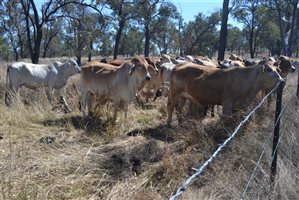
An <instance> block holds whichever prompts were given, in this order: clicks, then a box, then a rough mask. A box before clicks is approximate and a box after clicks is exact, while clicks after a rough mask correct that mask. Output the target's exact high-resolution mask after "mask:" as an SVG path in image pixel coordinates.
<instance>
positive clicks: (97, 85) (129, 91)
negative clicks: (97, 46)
mask: <svg viewBox="0 0 299 200" xmlns="http://www.w3.org/2000/svg"><path fill="white" fill-rule="evenodd" d="M149 66H150V65H149V64H148V62H147V61H146V60H145V58H143V57H135V58H134V59H132V61H131V63H127V62H125V63H124V64H123V65H121V66H113V65H111V64H105V63H100V62H89V63H87V64H86V65H85V66H83V67H82V71H81V95H82V96H81V109H82V112H83V115H84V116H86V107H88V108H89V106H90V105H89V104H90V103H91V98H92V96H96V98H97V99H98V100H100V102H101V103H106V102H107V101H112V104H113V106H114V115H113V121H115V120H116V117H117V112H118V110H119V109H120V108H123V109H124V110H125V117H126V118H127V111H128V105H129V103H130V102H131V101H132V100H133V99H134V97H135V96H136V94H137V92H138V91H139V90H140V89H142V88H143V87H144V85H145V82H146V81H149V80H150V79H151V75H150V73H149V71H148V68H149Z"/></svg>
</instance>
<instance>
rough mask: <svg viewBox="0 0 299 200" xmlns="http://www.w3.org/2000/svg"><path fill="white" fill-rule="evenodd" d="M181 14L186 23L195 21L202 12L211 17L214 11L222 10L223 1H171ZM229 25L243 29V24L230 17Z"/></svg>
mask: <svg viewBox="0 0 299 200" xmlns="http://www.w3.org/2000/svg"><path fill="white" fill-rule="evenodd" d="M170 1H171V2H172V3H174V5H175V6H176V7H177V9H178V11H179V12H181V14H182V17H183V19H184V22H189V21H190V20H194V19H195V16H196V15H197V14H198V13H199V12H201V13H204V14H205V15H206V16H209V15H210V14H211V13H212V12H214V11H219V10H220V9H222V4H223V0H170ZM228 23H229V24H232V25H234V26H238V27H239V28H241V27H242V24H240V23H238V22H236V21H234V20H233V19H232V17H230V16H229V17H228Z"/></svg>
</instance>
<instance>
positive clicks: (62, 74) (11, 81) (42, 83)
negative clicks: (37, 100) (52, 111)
mask: <svg viewBox="0 0 299 200" xmlns="http://www.w3.org/2000/svg"><path fill="white" fill-rule="evenodd" d="M80 71H81V69H80V67H79V66H78V64H77V63H76V61H74V60H73V59H69V60H67V61H65V62H64V63H61V62H58V61H55V62H53V63H51V64H32V63H26V62H16V63H13V64H11V65H10V66H8V68H7V75H6V84H7V87H8V89H9V91H8V92H6V93H5V104H6V105H7V106H9V105H11V100H12V99H11V97H12V96H14V95H16V94H17V93H18V91H19V88H20V87H21V86H25V87H27V88H30V89H36V88H38V87H45V89H46V94H47V97H48V100H49V102H50V103H52V100H53V92H54V89H56V90H58V94H60V95H61V90H60V89H62V88H63V87H64V86H65V85H66V83H67V80H68V78H69V77H70V76H72V75H74V74H76V73H79V72H80ZM60 98H62V99H63V101H64V103H65V105H66V101H65V99H64V98H63V97H62V96H61V97H60Z"/></svg>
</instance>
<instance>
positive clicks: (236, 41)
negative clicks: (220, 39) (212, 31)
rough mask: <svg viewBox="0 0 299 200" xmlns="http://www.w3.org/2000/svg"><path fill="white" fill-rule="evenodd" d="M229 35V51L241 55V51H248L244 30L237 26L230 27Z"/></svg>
mask: <svg viewBox="0 0 299 200" xmlns="http://www.w3.org/2000/svg"><path fill="white" fill-rule="evenodd" d="M227 34H228V35H229V37H227V45H226V46H227V50H229V51H231V52H233V53H236V54H239V55H240V54H241V50H244V49H246V45H247V44H246V38H245V37H244V35H243V32H242V30H240V29H239V28H238V27H236V26H232V25H228V29H227Z"/></svg>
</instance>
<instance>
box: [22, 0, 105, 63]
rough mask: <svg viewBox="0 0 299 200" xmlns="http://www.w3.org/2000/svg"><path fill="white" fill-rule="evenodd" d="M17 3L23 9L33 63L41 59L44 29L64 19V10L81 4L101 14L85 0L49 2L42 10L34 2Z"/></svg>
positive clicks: (42, 6) (30, 0)
mask: <svg viewBox="0 0 299 200" xmlns="http://www.w3.org/2000/svg"><path fill="white" fill-rule="evenodd" d="M17 3H20V4H21V7H22V14H23V17H24V22H25V27H26V36H27V44H28V48H29V52H30V57H31V61H32V62H33V63H38V60H39V57H40V51H41V44H42V39H43V37H44V29H43V27H44V26H46V24H47V23H48V22H50V21H55V20H56V19H57V18H60V17H64V15H63V13H62V12H61V10H62V8H64V7H65V6H67V5H69V4H80V5H82V6H88V7H92V8H93V9H94V10H96V11H97V12H100V11H99V10H98V9H97V8H96V7H95V6H92V5H91V4H87V3H84V0H83V1H79V0H69V1H66V0H47V1H45V2H44V3H43V4H42V5H41V10H39V7H38V6H37V4H36V2H35V1H34V0H18V1H17Z"/></svg>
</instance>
